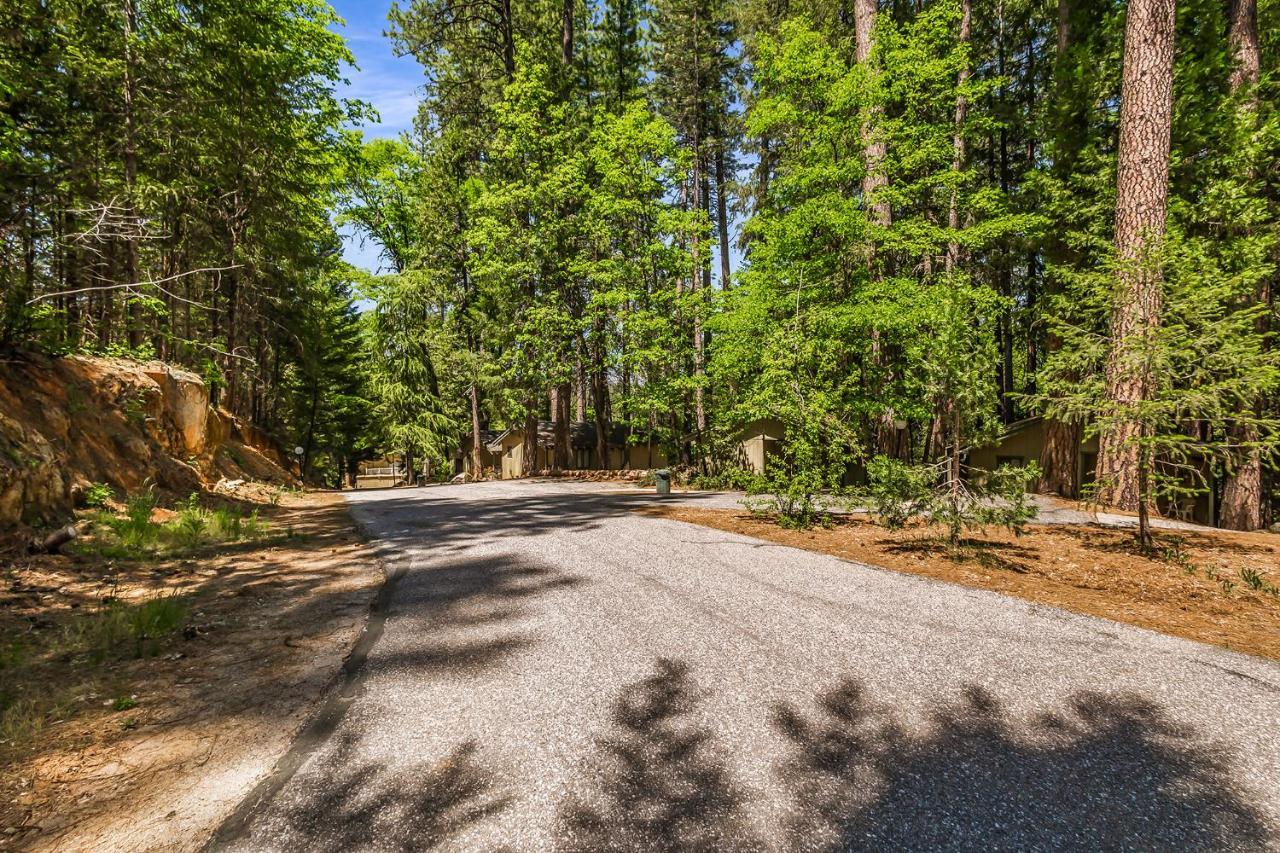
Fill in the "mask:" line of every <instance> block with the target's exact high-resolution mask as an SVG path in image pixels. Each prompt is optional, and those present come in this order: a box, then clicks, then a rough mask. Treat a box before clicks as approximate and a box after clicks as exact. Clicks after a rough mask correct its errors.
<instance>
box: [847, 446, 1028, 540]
mask: <svg viewBox="0 0 1280 853" xmlns="http://www.w3.org/2000/svg"><path fill="white" fill-rule="evenodd" d="M970 475H971V479H970V481H968V482H965V481H961V482H957V483H948V482H945V481H944V480H943V478H942V476H941V475H940V469H939V468H938V467H936V466H928V465H924V466H913V465H907V464H905V463H903V462H899V461H898V460H894V459H885V458H877V459H873V460H872V461H871V463H870V464H868V466H867V478H868V480H869V485H868V486H867V488H866V490H865V494H864V496H863V501H862V502H863V504H864V505H865V506H867V508H868V509H869V510H870V511H871V513H872V518H873V520H875V521H876V522H877V523H878V524H881V525H883V526H885V527H887V528H889V529H897V528H900V527H902V526H903V525H905V524H906V523H907V522H908V521H910V520H912V519H920V520H922V521H924V522H926V523H928V524H940V525H942V526H944V527H946V529H947V539H948V541H950V543H951V545H952V546H956V545H958V544H959V543H960V538H961V535H962V534H963V532H964V531H965V530H970V529H975V528H977V529H980V528H984V527H1003V528H1005V529H1006V530H1009V531H1010V532H1012V533H1013V534H1014V535H1015V536H1020V535H1021V534H1022V533H1023V532H1025V530H1026V525H1027V524H1028V522H1030V521H1031V520H1032V519H1034V518H1035V517H1036V512H1037V507H1036V505H1035V504H1034V503H1032V502H1031V501H1030V500H1029V498H1028V496H1027V488H1028V487H1029V486H1030V484H1031V483H1033V482H1035V480H1036V479H1037V478H1038V477H1039V476H1040V470H1039V468H1038V467H1037V466H1036V465H1035V464H1034V463H1033V464H1031V465H1028V466H1026V467H1016V466H1012V465H1002V466H1000V467H999V468H997V469H996V470H995V471H986V472H984V471H979V470H974V471H971V472H970Z"/></svg>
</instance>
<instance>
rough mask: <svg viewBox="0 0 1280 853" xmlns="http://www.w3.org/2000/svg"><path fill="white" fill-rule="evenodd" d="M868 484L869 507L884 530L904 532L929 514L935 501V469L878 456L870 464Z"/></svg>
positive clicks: (868, 466)
mask: <svg viewBox="0 0 1280 853" xmlns="http://www.w3.org/2000/svg"><path fill="white" fill-rule="evenodd" d="M867 480H868V485H867V488H866V498H867V500H866V506H867V509H868V510H869V511H870V512H871V516H872V518H874V519H875V520H876V522H877V523H878V524H880V525H881V526H882V527H886V528H888V529H889V530H900V529H901V528H903V527H905V526H906V524H907V522H908V521H910V520H911V519H913V518H916V517H917V516H920V515H923V514H926V513H927V512H928V509H929V504H930V501H931V500H932V498H933V482H934V474H933V470H932V469H931V468H926V467H923V466H918V465H908V464H907V463H905V462H903V461H901V460H900V459H893V458H892V457H889V456H877V457H876V458H874V459H872V460H871V461H870V462H868V463H867Z"/></svg>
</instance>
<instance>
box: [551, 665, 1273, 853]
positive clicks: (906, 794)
mask: <svg viewBox="0 0 1280 853" xmlns="http://www.w3.org/2000/svg"><path fill="white" fill-rule="evenodd" d="M705 695H706V694H705V693H704V692H702V691H700V690H699V689H698V688H697V687H696V685H695V683H694V680H693V678H692V675H691V672H690V668H689V666H688V665H687V664H685V663H683V662H680V661H673V660H668V659H659V660H658V662H657V665H656V671H655V673H654V674H653V675H651V676H650V677H648V678H646V679H644V680H642V681H639V682H637V683H635V684H632V685H630V686H628V687H627V688H625V689H624V690H623V692H622V693H621V694H620V696H619V697H618V699H617V701H616V702H615V705H614V710H613V715H612V719H611V726H610V728H609V730H608V732H607V734H605V735H604V736H603V737H601V738H600V740H599V741H598V745H599V749H600V752H599V754H598V755H597V756H594V757H593V758H592V759H591V760H589V761H588V762H586V764H585V765H584V766H583V768H582V778H583V779H584V780H593V784H592V785H591V786H590V788H589V790H587V791H585V792H583V793H580V794H579V795H578V796H576V797H573V798H571V799H570V800H568V801H567V802H566V804H565V805H564V806H563V807H562V808H561V811H560V835H561V837H562V838H563V839H567V841H565V842H564V843H563V844H562V847H561V849H566V850H574V851H589V850H590V851H594V850H624V851H632V850H634V851H639V850H668V851H703V850H709V851H719V850H735V851H737V850H762V849H780V850H795V851H802V850H803V851H820V850H821V851H826V850H832V851H835V850H841V851H852V850H922V849H924V850H1046V849H1091V850H1092V849H1104V850H1112V849H1176V850H1226V849H1243V850H1251V849H1264V848H1266V847H1267V845H1268V843H1270V842H1271V841H1272V838H1271V836H1270V835H1269V831H1270V830H1269V828H1268V826H1267V822H1266V818H1265V817H1264V816H1263V815H1262V813H1261V812H1260V811H1259V810H1258V809H1257V807H1256V806H1254V805H1252V804H1251V803H1249V802H1247V801H1246V800H1245V799H1244V798H1243V796H1242V795H1241V794H1240V793H1238V791H1237V790H1236V788H1235V787H1234V786H1233V784H1232V783H1233V769H1232V766H1231V762H1230V760H1229V755H1228V753H1227V752H1226V751H1225V750H1223V749H1220V748H1218V747H1216V746H1214V745H1213V744H1210V743H1207V742H1206V741H1205V740H1204V739H1203V738H1201V737H1199V736H1198V735H1197V734H1196V733H1195V732H1194V731H1193V730H1192V729H1190V728H1188V727H1186V726H1183V725H1180V724H1178V723H1175V722H1173V721H1172V720H1171V719H1170V718H1169V717H1168V716H1167V715H1166V714H1165V713H1164V712H1163V711H1162V710H1161V709H1160V708H1159V707H1158V706H1157V705H1155V704H1154V703H1152V702H1150V701H1148V700H1146V699H1143V698H1140V697H1135V696H1119V697H1115V696H1106V695H1102V694H1099V693H1092V692H1083V693H1078V694H1076V695H1075V696H1073V697H1071V698H1070V699H1068V700H1067V701H1066V702H1065V703H1064V704H1063V705H1062V706H1060V707H1056V708H1054V709H1053V710H1051V711H1049V712H1047V713H1043V714H1041V715H1039V716H1036V717H1033V718H1031V719H1030V721H1027V720H1026V718H1025V717H1021V716H1019V717H1016V718H1015V716H1014V715H1011V714H1009V713H1008V712H1007V711H1006V710H1005V709H1004V708H1003V707H1002V706H1001V704H1000V703H999V702H998V701H996V700H995V699H994V698H993V697H992V696H990V695H989V694H988V693H986V692H985V691H984V690H982V689H981V688H978V687H969V688H967V689H966V690H965V691H964V693H963V695H962V697H961V698H960V699H958V700H956V701H954V702H949V703H944V704H942V705H940V706H938V707H937V708H935V709H934V710H933V711H932V712H931V713H930V714H928V715H927V718H926V719H924V720H918V719H915V718H907V717H905V716H903V715H902V714H900V713H899V712H898V711H896V710H895V709H893V708H891V707H888V706H887V705H881V704H877V703H876V702H875V701H873V700H872V698H871V697H870V696H869V695H868V694H867V692H866V691H865V690H864V689H863V687H862V686H861V685H860V684H859V682H857V681H855V680H848V681H845V682H843V683H842V684H840V685H839V686H838V687H836V688H835V689H833V690H831V691H829V692H826V693H824V694H822V695H820V696H818V697H817V698H816V700H815V705H814V707H812V708H806V709H803V710H802V709H799V708H797V707H794V706H792V705H789V704H779V705H777V706H775V708H774V711H773V723H774V728H775V730H776V731H777V732H778V733H779V735H780V736H781V738H782V744H783V752H784V757H783V758H782V759H781V760H780V762H779V764H778V765H777V766H776V768H775V773H774V780H775V787H774V789H773V790H772V791H769V792H751V791H747V790H744V789H743V788H742V787H741V786H739V785H738V784H737V783H736V782H735V780H734V776H733V769H732V766H733V763H732V761H731V760H730V757H731V755H732V754H733V753H732V752H731V751H730V750H734V751H737V752H747V751H751V750H754V749H756V748H758V747H759V746H760V745H758V744H739V743H731V742H728V741H727V740H721V737H722V736H719V735H718V734H717V732H716V731H715V728H714V725H713V724H712V725H707V724H705V723H699V722H698V721H699V720H700V719H701V716H700V715H699V713H698V707H697V706H698V703H699V702H700V701H701V700H702V699H703V698H704V697H705ZM762 793H763V794H767V795H768V796H769V798H770V799H775V798H776V802H775V805H780V806H781V807H782V809H783V812H784V813H785V814H786V815H789V818H787V819H786V820H785V821H784V823H783V824H782V825H780V826H778V827H777V829H776V832H775V831H774V830H770V832H769V836H770V837H769V838H767V839H766V838H762V837H761V836H760V835H758V834H757V833H758V832H761V831H762V830H759V829H753V828H752V826H751V825H750V822H749V821H748V816H750V815H752V814H753V810H756V809H758V808H759V807H760V805H761V803H760V802H758V801H755V800H753V796H758V795H760V794H762Z"/></svg>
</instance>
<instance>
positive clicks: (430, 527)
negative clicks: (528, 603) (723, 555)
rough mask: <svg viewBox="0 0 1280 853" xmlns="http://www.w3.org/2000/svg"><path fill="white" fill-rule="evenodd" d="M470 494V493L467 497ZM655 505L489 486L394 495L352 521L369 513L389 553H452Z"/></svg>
mask: <svg viewBox="0 0 1280 853" xmlns="http://www.w3.org/2000/svg"><path fill="white" fill-rule="evenodd" d="M473 490H474V491H473ZM715 497H716V496H715V495H713V494H702V493H696V492H689V493H683V494H681V495H680V496H679V498H678V500H679V501H680V502H682V503H696V502H697V501H699V500H711V499H714V498H715ZM658 503H660V499H658V498H657V497H656V496H655V495H653V494H640V493H634V492H625V491H616V492H615V491H612V490H603V489H602V490H597V491H590V492H576V491H569V490H565V491H546V492H542V493H539V494H536V495H528V494H520V493H518V492H511V493H504V492H502V491H501V490H497V489H494V488H492V484H478V485H476V486H454V487H442V488H439V489H417V490H413V491H396V492H394V493H392V495H391V496H386V497H381V496H380V497H379V498H378V500H377V501H376V502H372V503H365V502H363V501H361V500H359V499H357V500H356V502H355V504H354V511H355V513H356V515H357V517H359V516H361V515H362V514H363V512H364V511H365V510H366V509H367V510H375V508H376V512H377V514H378V517H379V519H380V521H379V524H378V529H377V531H376V534H377V536H378V538H379V539H381V540H383V541H385V542H387V543H390V544H391V545H393V546H395V548H397V549H398V548H401V547H404V546H422V545H429V546H431V548H432V549H434V550H451V551H458V550H464V549H466V548H468V547H471V546H473V545H475V544H477V543H479V542H490V541H493V540H494V539H495V538H511V537H515V538H519V537H523V536H530V535H535V534H538V533H545V532H547V531H551V530H562V529H584V528H586V529H589V528H591V527H594V526H595V525H597V524H599V523H601V522H603V521H605V520H607V519H610V518H617V517H618V516H619V515H621V514H625V513H628V512H632V511H637V510H642V509H645V508H651V507H653V506H655V505H656V504H658Z"/></svg>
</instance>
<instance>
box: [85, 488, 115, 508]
mask: <svg viewBox="0 0 1280 853" xmlns="http://www.w3.org/2000/svg"><path fill="white" fill-rule="evenodd" d="M115 496H116V493H115V489H113V488H111V486H109V485H108V484H106V483H90V484H89V486H88V488H86V489H85V490H84V505H85V506H87V507H91V508H93V509H100V508H102V507H104V506H106V505H107V501H109V500H111V499H112V498H114V497H115Z"/></svg>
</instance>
